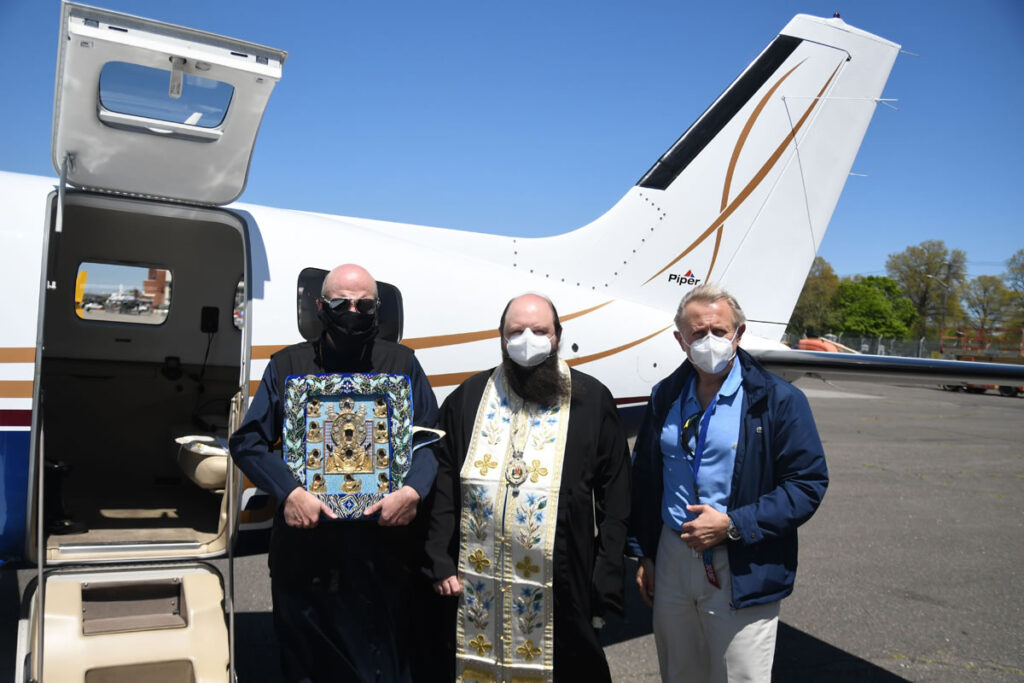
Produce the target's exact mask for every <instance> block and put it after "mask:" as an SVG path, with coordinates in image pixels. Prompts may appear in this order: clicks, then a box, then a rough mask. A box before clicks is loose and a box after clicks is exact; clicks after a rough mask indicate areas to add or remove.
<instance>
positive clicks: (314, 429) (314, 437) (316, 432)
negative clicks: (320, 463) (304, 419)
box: [306, 422, 324, 443]
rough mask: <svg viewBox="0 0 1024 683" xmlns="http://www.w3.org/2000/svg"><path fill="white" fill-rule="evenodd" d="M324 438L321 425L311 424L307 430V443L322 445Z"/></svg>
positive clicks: (317, 423)
mask: <svg viewBox="0 0 1024 683" xmlns="http://www.w3.org/2000/svg"><path fill="white" fill-rule="evenodd" d="M323 438H324V436H323V434H321V433H320V423H319V422H310V423H309V427H308V428H307V429H306V442H307V443H320V442H321V441H322V440H323Z"/></svg>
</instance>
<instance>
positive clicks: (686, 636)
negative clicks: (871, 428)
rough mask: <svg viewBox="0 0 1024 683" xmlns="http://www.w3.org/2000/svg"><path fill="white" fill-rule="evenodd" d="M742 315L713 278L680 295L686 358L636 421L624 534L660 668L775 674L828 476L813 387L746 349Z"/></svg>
mask: <svg viewBox="0 0 1024 683" xmlns="http://www.w3.org/2000/svg"><path fill="white" fill-rule="evenodd" d="M745 321H746V319H745V317H744V315H743V310H742V309H741V308H740V306H739V304H738V303H737V302H736V300H735V299H734V298H733V297H732V296H731V295H729V293H728V292H726V291H725V290H724V289H722V288H720V287H718V286H716V285H711V284H706V285H701V286H699V287H695V288H694V289H693V290H691V291H690V292H689V293H688V294H687V295H686V297H685V298H684V299H683V301H682V302H681V303H680V304H679V310H678V311H677V313H676V317H675V323H676V327H677V330H678V331H677V332H675V336H676V339H677V340H678V341H679V344H680V346H681V347H682V348H683V350H684V351H685V353H686V356H687V360H686V361H685V362H684V363H683V364H682V365H681V366H680V367H679V368H678V369H677V370H676V371H675V372H673V373H672V374H671V375H669V376H668V377H666V378H665V379H664V380H662V381H661V382H659V383H658V384H657V385H656V386H655V387H654V391H653V393H652V394H651V400H650V403H649V404H648V407H647V412H646V414H645V415H644V420H643V423H642V425H641V427H640V433H639V434H638V435H637V441H636V448H635V452H634V461H633V504H632V516H631V519H630V539H629V544H630V549H631V551H632V552H633V553H634V554H635V555H636V556H637V557H638V558H639V560H640V564H639V568H638V570H637V577H636V581H637V586H638V587H639V589H640V594H641V596H642V597H643V599H644V601H645V602H646V603H647V604H648V605H649V606H652V607H653V608H654V636H655V642H656V644H657V648H658V664H659V666H660V668H661V677H662V680H665V681H681V680H695V681H704V680H709V681H726V680H728V681H741V680H742V681H769V680H771V670H772V660H773V658H774V655H775V634H776V631H777V629H778V617H779V601H780V600H781V599H782V598H784V597H786V596H787V595H789V594H790V593H791V592H792V591H793V579H794V577H795V576H796V565H797V534H796V529H797V527H798V526H800V525H801V524H803V523H804V522H806V521H807V520H808V519H809V518H810V517H811V515H812V514H814V511H815V510H816V509H817V507H818V504H819V503H820V502H821V498H822V496H823V495H824V494H825V488H826V486H827V485H828V469H827V468H826V466H825V454H824V450H823V449H822V446H821V440H820V439H819V438H818V431H817V428H816V427H815V425H814V418H813V416H812V415H811V410H810V406H809V405H808V403H807V399H806V397H804V395H803V394H802V393H801V392H800V391H799V390H797V389H795V388H793V387H792V386H790V385H789V384H788V383H787V382H786V381H784V380H783V379H782V378H780V377H778V376H776V375H773V374H772V373H770V372H768V371H767V370H765V369H764V368H762V367H761V366H760V365H759V364H758V363H757V362H756V361H755V360H754V359H753V358H751V357H750V355H749V354H747V353H746V352H744V351H742V350H740V349H739V342H740V337H741V336H742V335H743V332H744V330H745V329H746V324H745ZM655 586H657V593H655Z"/></svg>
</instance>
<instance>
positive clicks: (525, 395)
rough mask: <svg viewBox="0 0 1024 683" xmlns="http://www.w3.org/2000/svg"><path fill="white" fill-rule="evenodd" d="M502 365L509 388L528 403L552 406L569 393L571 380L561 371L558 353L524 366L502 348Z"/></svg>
mask: <svg viewBox="0 0 1024 683" xmlns="http://www.w3.org/2000/svg"><path fill="white" fill-rule="evenodd" d="M501 367H502V370H503V371H504V373H505V377H506V378H507V379H508V386H509V388H510V389H511V390H512V391H514V392H515V393H516V395H517V396H519V398H521V399H523V400H524V401H527V402H528V403H538V404H540V405H542V406H545V407H551V406H555V405H558V404H559V403H561V402H562V399H564V398H565V397H566V395H567V394H568V393H569V380H568V378H566V377H562V373H561V372H560V371H559V368H558V355H557V354H554V353H553V354H551V355H550V356H548V357H547V358H545V359H544V362H543V363H541V364H540V365H535V366H533V367H532V368H524V367H523V366H521V365H519V364H518V363H516V362H515V361H514V360H512V359H511V358H509V356H508V351H507V350H505V349H502V350H501Z"/></svg>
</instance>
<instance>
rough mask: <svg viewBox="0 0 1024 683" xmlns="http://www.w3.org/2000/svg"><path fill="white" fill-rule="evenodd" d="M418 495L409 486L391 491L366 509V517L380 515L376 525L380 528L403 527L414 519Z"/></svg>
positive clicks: (418, 500)
mask: <svg viewBox="0 0 1024 683" xmlns="http://www.w3.org/2000/svg"><path fill="white" fill-rule="evenodd" d="M419 502H420V494H418V493H416V489H414V488H413V487H411V486H403V487H402V488H400V489H398V490H397V491H392V492H391V493H389V494H388V495H386V496H384V498H382V499H381V500H379V501H377V502H376V503H374V504H373V505H371V506H370V507H368V508H366V511H365V512H364V513H363V514H364V515H366V516H370V515H375V514H377V513H378V512H379V513H380V519H378V520H377V524H379V525H381V526H405V525H406V524H408V523H409V522H411V521H412V520H414V519H415V518H416V506H417V505H419Z"/></svg>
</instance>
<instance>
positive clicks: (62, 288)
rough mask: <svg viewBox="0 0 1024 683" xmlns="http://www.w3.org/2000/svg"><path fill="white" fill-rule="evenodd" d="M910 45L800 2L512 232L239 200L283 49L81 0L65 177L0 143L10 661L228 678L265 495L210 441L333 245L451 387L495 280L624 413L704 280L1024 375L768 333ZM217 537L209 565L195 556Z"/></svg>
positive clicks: (991, 373)
mask: <svg viewBox="0 0 1024 683" xmlns="http://www.w3.org/2000/svg"><path fill="white" fill-rule="evenodd" d="M898 52H899V46H898V45H896V44H895V43H892V42H890V41H887V40H884V39H882V38H879V37H877V36H874V35H872V34H869V33H867V32H865V31H862V30H860V29H857V28H854V27H852V26H849V25H848V24H846V23H845V22H843V21H842V20H841V19H839V18H832V19H820V18H815V17H810V16H806V15H798V16H796V17H794V18H793V19H792V21H790V22H789V23H788V24H787V25H786V26H785V28H783V30H782V31H781V32H780V34H779V35H778V36H776V37H775V38H774V39H772V41H771V42H770V43H769V44H768V46H767V47H766V48H765V49H764V50H763V51H762V52H761V53H760V54H759V55H758V56H757V58H756V59H755V60H754V61H753V62H752V63H751V65H750V66H748V67H747V68H746V69H745V70H744V71H743V72H742V73H741V74H740V75H739V77H737V79H736V80H735V81H733V82H732V84H731V85H729V87H728V88H727V89H726V90H725V91H724V92H723V93H722V94H721V95H720V96H719V97H718V98H717V99H716V100H715V101H714V102H713V103H712V104H711V106H710V107H709V108H708V109H707V110H706V111H705V112H704V113H703V114H702V115H701V116H700V117H699V118H698V119H697V121H696V122H695V123H694V124H693V125H692V126H690V127H689V128H688V129H687V130H686V131H685V132H684V133H683V134H682V136H681V137H680V138H679V139H678V140H677V141H676V142H675V143H674V144H673V145H672V146H671V148H670V149H669V150H668V151H666V152H665V153H664V154H662V155H661V156H660V157H659V158H658V159H657V160H656V161H655V162H654V164H653V165H652V166H651V168H650V169H649V170H648V171H647V172H646V173H644V174H643V176H642V177H641V178H640V179H639V180H638V181H637V183H636V184H635V185H634V186H633V187H631V188H629V189H628V190H627V191H626V193H625V195H624V196H623V197H622V198H621V199H620V200H619V201H618V202H617V203H616V204H615V205H614V206H613V207H611V208H610V209H609V210H608V211H607V212H606V213H605V214H604V215H602V216H601V217H599V218H597V219H596V220H594V221H593V222H592V223H590V224H588V225H586V226H583V227H581V228H579V229H577V230H574V231H572V232H568V233H565V234H562V235H557V236H553V237H545V238H532V239H522V238H515V237H504V236H496V235H487V234H479V233H471V232H465V231H457V230H448V229H444V228H437V227H426V226H416V225H408V224H398V223H388V222H383V221H377V220H371V219H364V218H351V217H345V216H335V215H327V214H322V213H308V212H303V211H297V210H286V209H277V208H269V207H262V206H256V205H250V204H244V203H238V202H237V201H236V200H237V199H238V198H239V196H240V195H241V194H242V192H243V190H244V188H245V184H246V180H247V176H248V169H249V161H250V159H251V156H252V154H253V147H254V144H255V139H256V136H257V133H258V130H259V126H260V121H261V118H262V115H263V112H264V109H265V107H266V106H267V104H268V102H269V98H270V96H271V94H272V91H273V89H274V86H275V85H276V83H277V82H278V81H279V80H280V78H281V77H282V74H283V66H284V63H285V61H286V58H287V53H286V52H284V51H282V50H277V49H274V48H269V47H265V46H261V45H256V44H253V43H248V42H245V41H238V40H233V39H229V38H225V37H222V36H217V35H213V34H209V33H204V32H202V31H198V30H194V29H189V28H184V27H177V26H171V25H168V24H164V23H161V22H157V21H152V20H148V19H143V18H139V17H134V16H129V15H125V14H120V13H115V12H110V11H106V10H102V9H98V8H92V7H87V6H84V5H79V4H75V3H70V2H65V3H64V4H63V5H62V14H61V32H60V42H59V48H58V70H57V87H56V89H55V97H54V116H53V137H52V144H51V157H52V162H53V167H54V169H55V171H56V172H57V174H58V176H59V178H58V179H57V180H56V181H55V180H54V179H53V178H45V177H36V176H28V175H23V174H16V173H7V172H0V207H2V208H0V212H2V216H3V218H2V220H0V234H2V239H3V242H2V244H3V246H4V248H3V250H2V253H0V265H2V266H3V267H2V268H0V272H3V273H4V276H3V277H4V278H5V279H6V280H5V281H6V282H7V283H8V284H7V286H6V287H5V290H6V291H8V292H12V293H13V292H17V293H18V294H17V296H11V297H9V299H8V301H7V306H8V308H7V313H6V323H7V324H6V325H5V326H4V328H3V330H2V331H0V367H2V369H3V373H4V376H3V379H0V448H2V452H3V462H4V465H3V469H2V471H0V473H2V476H3V491H4V502H3V506H2V507H3V509H2V510H0V512H2V513H3V515H4V517H3V536H2V540H0V554H2V555H4V556H7V557H16V556H19V555H20V556H23V557H24V558H30V559H34V561H35V565H36V569H37V576H36V579H35V580H34V581H33V583H32V584H31V585H30V586H29V587H28V588H27V589H26V592H25V596H24V600H23V613H22V615H21V618H20V621H19V643H18V654H17V666H16V671H15V680H16V681H42V680H51V681H52V680H59V681H75V680H84V678H85V674H86V672H87V671H88V672H92V675H95V676H101V677H103V676H105V677H109V678H104V680H108V679H109V680H115V679H116V680H128V679H131V680H137V679H145V678H147V677H154V676H163V677H165V678H166V679H167V680H179V679H181V680H202V681H207V680H210V681H214V680H233V678H234V658H233V657H234V654H233V649H234V648H233V605H232V595H233V585H232V581H233V579H232V572H231V570H230V568H231V566H232V564H231V560H232V552H233V547H234V542H235V537H236V534H237V532H238V530H239V527H240V526H242V527H251V528H256V527H260V526H264V527H265V526H266V525H267V524H269V518H270V512H271V511H272V508H271V506H270V505H271V504H269V503H266V502H264V503H263V504H262V507H261V506H260V503H259V502H257V501H259V499H260V496H259V495H258V493H259V492H258V491H256V490H255V489H254V488H253V487H252V486H251V484H249V483H248V482H246V481H245V480H244V478H243V477H242V476H241V475H240V473H239V472H237V470H235V469H234V468H233V467H231V466H230V465H229V464H228V459H227V456H226V453H225V451H224V449H223V448H222V447H221V446H220V444H222V443H223V440H224V438H225V437H226V436H227V435H228V434H229V433H230V432H231V430H232V429H233V427H234V426H235V425H237V424H238V421H239V420H240V418H241V416H242V415H243V414H244V410H245V407H246V405H247V402H248V399H249V397H250V396H251V395H252V394H253V392H254V391H255V388H256V386H257V385H258V382H259V378H260V376H261V375H262V373H263V370H264V368H265V367H266V364H267V362H268V360H269V358H270V355H271V354H272V353H274V352H275V351H276V350H278V349H280V348H282V347H284V346H286V345H288V344H291V343H294V342H296V341H299V340H301V339H302V338H307V339H312V338H316V337H317V336H318V335H319V332H320V329H319V324H318V322H317V321H316V317H315V314H314V300H315V296H316V295H317V294H318V293H319V289H320V284H321V283H322V280H323V277H324V275H325V273H326V270H327V269H328V268H330V267H332V266H334V265H336V264H337V263H339V262H343V261H355V262H358V263H360V264H361V265H364V266H365V267H367V268H368V269H369V270H370V272H371V273H373V274H374V275H375V276H376V277H378V278H379V283H380V296H381V299H382V306H381V312H380V316H381V321H380V322H381V335H382V336H384V337H386V338H390V339H393V340H396V341H401V342H402V343H403V344H405V345H407V346H409V347H411V348H413V349H415V350H416V351H417V355H418V357H419V359H420V362H421V363H422V365H423V366H424V367H425V368H426V370H427V372H428V375H429V377H430V381H431V384H432V386H433V387H434V389H435V391H436V393H437V394H438V398H439V399H442V398H443V397H444V396H445V395H447V393H448V392H450V391H451V390H452V389H453V388H454V387H455V386H457V385H458V384H459V383H460V382H461V381H462V380H463V379H465V378H467V377H469V376H470V375H471V374H473V373H475V372H478V371H480V370H484V369H487V368H489V367H492V366H493V365H495V363H496V361H497V339H498V336H499V333H498V331H497V329H496V327H497V317H498V313H499V312H500V308H501V306H502V305H503V304H504V302H505V301H507V300H508V299H509V298H511V297H512V296H514V295H516V294H519V293H522V292H524V291H542V292H544V293H545V294H547V295H548V296H550V297H551V298H552V300H553V301H555V302H556V304H557V306H558V308H559V310H560V314H561V320H562V322H563V324H564V331H563V336H562V342H561V348H560V354H561V355H562V357H564V358H565V359H566V360H567V362H568V363H569V364H570V365H571V366H574V367H581V368H582V369H584V370H585V371H586V372H588V373H590V374H593V375H595V376H596V377H598V378H599V379H600V380H601V381H602V382H604V383H605V384H606V385H607V386H608V387H609V389H610V390H611V391H612V393H613V395H614V396H615V398H616V401H617V403H618V404H619V406H620V409H621V411H622V413H623V416H624V418H626V419H629V418H630V416H632V417H633V418H635V417H636V416H637V414H638V413H639V411H641V410H642V409H643V406H644V404H645V403H646V400H647V396H648V394H649V391H650V388H651V386H652V385H653V384H654V383H655V382H657V381H658V380H660V379H661V378H662V377H663V376H664V375H666V374H667V373H668V372H669V371H670V370H671V369H672V368H674V367H675V366H676V365H677V364H678V363H679V361H680V351H679V348H678V346H677V345H676V343H675V341H674V340H673V337H672V335H671V330H672V318H673V316H674V314H675V309H676V306H677V305H678V302H679V301H680V299H681V298H682V296H683V295H684V294H685V293H686V292H687V291H689V289H691V288H692V287H693V286H695V285H697V284H700V283H703V282H712V281H713V282H719V283H721V284H723V285H724V286H725V287H726V288H727V289H729V290H730V291H731V292H732V293H733V294H735V295H736V297H737V298H738V300H739V301H741V302H742V303H743V306H744V309H745V310H746V312H747V316H748V323H747V325H748V331H747V333H746V334H745V335H744V339H743V345H744V347H745V348H747V349H748V350H751V351H752V352H755V353H756V354H757V355H758V357H759V358H761V359H762V360H763V361H764V362H765V363H766V364H768V365H769V367H771V368H773V369H777V370H779V371H781V372H788V373H790V374H791V375H792V376H796V375H798V374H803V373H824V374H828V375H830V376H842V375H844V374H848V375H852V376H854V377H858V378H866V377H868V376H871V373H875V372H878V373H881V374H882V375H884V376H886V377H891V376H892V375H893V373H898V374H900V375H901V376H903V377H906V378H912V379H916V380H918V381H933V378H934V377H941V378H946V379H948V378H950V376H951V375H954V376H955V375H957V374H958V373H959V375H960V378H962V379H967V378H971V379H975V380H977V381H985V382H988V383H1013V381H1014V380H1015V381H1016V382H1017V383H1018V384H1020V383H1024V380H1022V378H1021V377H1020V374H1019V371H1015V370H1014V369H1013V368H1007V367H1005V366H996V367H995V368H992V367H987V364H983V363H971V364H966V363H960V364H956V365H955V366H951V365H949V364H948V363H947V364H946V365H942V364H941V363H942V362H940V361H921V360H907V359H899V360H895V359H879V358H877V357H868V356H856V357H840V356H841V354H828V353H820V354H819V353H812V352H793V351H787V350H785V347H783V346H782V345H781V344H780V343H779V339H780V337H781V335H782V333H783V331H784V329H785V327H786V323H787V321H788V319H789V316H790V313H791V312H792V309H793V306H794V305H795V302H796V300H797V297H798V296H799V293H800V290H801V287H802V285H803V282H804V279H805V277H806V274H807V271H808V269H809V267H810V265H811V262H812V260H813V258H814V256H815V254H816V252H817V250H818V247H819V245H820V243H821V240H822V238H823V236H824V234H825V230H826V228H827V226H828V222H829V219H830V217H831V215H832V212H833V209H834V208H835V205H836V202H837V201H838V198H839V195H840V193H841V191H842V188H843V185H844V183H845V180H846V177H847V176H848V174H849V171H850V168H851V166H852V164H853V161H854V158H855V156H856V153H857V150H858V148H859V146H860V144H861V141H862V139H863V137H864V135H865V133H866V130H867V127H868V124H869V123H870V120H871V118H872V115H873V113H874V110H875V108H876V105H877V103H878V101H879V98H880V97H881V93H882V89H883V87H884V85H885V82H886V80H887V78H888V76H889V72H890V70H891V68H892V65H893V62H894V61H895V59H896V56H897V54H898ZM36 263H39V264H40V265H39V271H38V272H37V273H32V272H30V271H29V268H31V267H34V266H28V267H27V266H26V265H25V264H36ZM780 264H784V265H785V267H780ZM26 272H28V273H29V277H28V278H27V280H26V278H22V277H21V275H23V274H25V273H26ZM440 293H443V294H444V296H445V297H446V298H449V299H452V300H456V299H457V305H450V306H448V305H446V306H442V305H439V303H438V296H439V294H440ZM128 300H130V301H132V302H138V301H141V300H145V302H146V305H145V306H139V305H138V304H137V303H136V304H134V305H130V306H125V305H124V301H128ZM101 301H102V302H105V304H104V305H102V306H101V305H99V302H101ZM886 363H888V364H889V365H888V366H886V365H885V364H886ZM1007 378H1009V379H1007ZM264 498H265V497H264ZM253 507H256V508H257V509H252V508H253ZM225 555H227V557H228V567H229V571H228V572H227V575H226V576H222V575H221V573H220V572H219V571H218V570H217V569H216V568H214V567H213V566H212V565H210V564H208V563H206V562H205V560H207V559H209V558H214V557H221V556H225ZM225 614H226V615H227V616H226V618H225ZM161 680H163V679H161Z"/></svg>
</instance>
